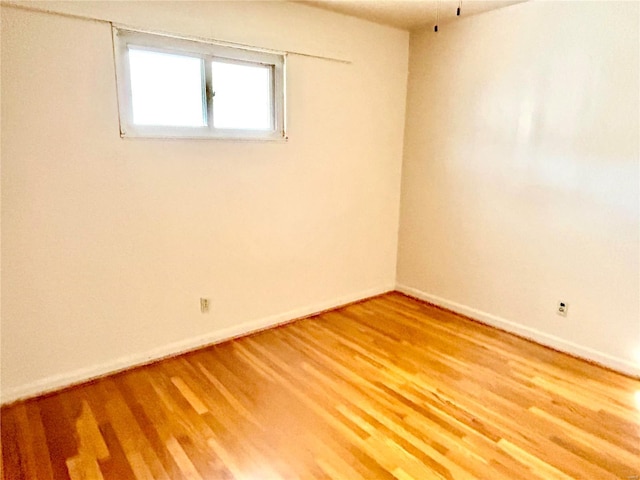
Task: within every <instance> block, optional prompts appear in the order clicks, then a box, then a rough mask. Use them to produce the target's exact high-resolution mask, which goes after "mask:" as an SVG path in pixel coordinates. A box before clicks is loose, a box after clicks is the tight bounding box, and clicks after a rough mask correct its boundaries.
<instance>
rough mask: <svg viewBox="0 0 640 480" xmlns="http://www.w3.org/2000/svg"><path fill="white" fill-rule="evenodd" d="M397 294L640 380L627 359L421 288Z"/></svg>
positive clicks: (637, 370)
mask: <svg viewBox="0 0 640 480" xmlns="http://www.w3.org/2000/svg"><path fill="white" fill-rule="evenodd" d="M396 290H397V291H399V292H401V293H404V294H405V295H408V296H410V297H413V298H417V299H419V300H424V301H425V302H428V303H431V304H433V305H436V306H438V307H442V308H444V309H446V310H451V311H452V312H455V313H459V314H460V315H464V316H465V317H469V318H471V319H473V320H477V321H478V322H481V323H484V324H485V325H489V326H491V327H495V328H498V329H500V330H504V331H506V332H509V333H514V334H516V335H518V336H521V337H524V338H527V339H529V340H532V341H534V342H536V343H539V344H540V345H544V346H546V347H550V348H553V349H554V350H559V351H561V352H565V353H568V354H570V355H573V356H575V357H579V358H582V359H584V360H587V361H589V362H593V363H596V364H599V365H602V366H603V367H606V368H609V369H611V370H615V371H617V372H620V373H623V374H625V375H630V376H632V377H636V378H640V365H637V364H634V363H632V362H630V361H629V360H626V359H624V358H618V357H614V356H611V355H609V354H607V353H603V352H599V351H597V350H594V349H592V348H589V347H584V346H582V345H578V344H576V343H573V342H570V341H568V340H564V339H562V338H560V337H556V336H555V335H551V334H548V333H545V332H542V331H540V330H537V329H535V328H531V327H528V326H526V325H522V324H520V323H517V322H513V321H511V320H507V319H505V318H501V317H498V316H496V315H492V314H490V313H487V312H483V311H481V310H477V309H475V308H472V307H469V306H467V305H463V304H461V303H457V302H453V301H451V300H447V299H446V298H442V297H438V296H436V295H432V294H430V293H426V292H423V291H421V290H418V289H417V288H413V287H408V286H406V285H400V284H398V285H396Z"/></svg>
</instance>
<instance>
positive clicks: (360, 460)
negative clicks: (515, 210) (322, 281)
mask: <svg viewBox="0 0 640 480" xmlns="http://www.w3.org/2000/svg"><path fill="white" fill-rule="evenodd" d="M637 392H640V381H638V380H635V379H631V378H628V377H625V376H623V375H619V374H616V373H615V372H611V371H609V370H606V369H602V368H599V367H597V366H594V365H592V364H589V363H587V362H583V361H580V360H578V359H575V358H573V357H570V356H567V355H563V354H560V353H558V352H555V351H552V350H550V349H547V348H544V347H541V346H539V345H536V344H534V343H531V342H529V341H526V340H524V339H522V338H518V337H515V336H512V335H509V334H506V333H504V332H501V331H499V330H495V329H492V328H489V327H487V326H484V325H481V324H479V323H477V322H474V321H471V320H468V319H465V318H462V317H460V316H458V315H455V314H453V313H451V312H447V311H444V310H442V309H439V308H436V307H433V306H430V305H428V304H426V303H424V302H420V301H417V300H414V299H411V298H409V297H406V296H404V295H402V294H399V293H395V292H394V293H389V294H385V295H382V296H378V297H374V298H372V299H368V300H366V301H362V302H360V303H356V304H352V305H348V306H346V307H343V308H339V309H336V310H334V311H329V312H324V313H323V314H320V315H317V316H314V317H311V318H307V319H302V320H299V321H296V322H293V323H290V324H288V325H286V326H282V327H278V328H274V329H271V330H266V331H263V332H261V333H258V334H254V335H250V336H248V337H245V338H240V339H236V340H233V341H229V342H224V343H222V344H219V345H214V346H211V347H207V348H204V349H201V350H198V351H195V352H191V353H188V354H185V355H181V356H178V357H174V358H169V359H166V360H163V361H161V362H158V363H155V364H151V365H147V366H144V367H140V368H136V369H132V370H129V371H126V372H122V373H119V374H116V375H113V376H110V377H106V378H103V379H100V380H97V381H94V382H91V383H88V384H85V385H80V386H77V387H73V388H71V389H67V390H64V391H61V392H57V393H54V394H50V395H47V396H43V397H41V398H36V399H32V400H29V401H26V402H21V403H17V404H14V405H9V406H6V407H3V408H2V411H1V418H2V431H1V440H2V443H1V448H2V456H1V469H0V477H1V478H4V479H7V480H8V479H11V480H16V479H25V480H27V479H44V480H47V479H54V478H55V479H56V480H57V479H63V480H64V479H69V480H78V479H85V478H92V479H97V480H100V479H103V480H110V479H117V480H128V479H155V480H169V479H171V480H180V479H205V478H215V479H216V480H232V479H238V480H239V479H244V478H256V477H257V478H269V479H270V480H273V479H294V478H305V479H328V478H333V479H344V480H356V479H394V478H395V479H399V480H409V479H415V480H422V479H445V480H453V479H456V480H459V479H486V478H491V479H492V480H512V479H517V478H527V479H529V478H531V479H536V478H537V479H543V480H547V479H562V480H566V479H569V478H598V479H609V478H611V479H614V478H618V479H620V478H621V479H627V478H633V476H634V475H640V461H639V460H638V458H639V457H640V405H638V404H637V403H636V396H637V395H638V393H637Z"/></svg>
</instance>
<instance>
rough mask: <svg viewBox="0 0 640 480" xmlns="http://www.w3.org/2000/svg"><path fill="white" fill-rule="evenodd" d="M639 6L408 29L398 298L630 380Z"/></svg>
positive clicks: (634, 346) (636, 355)
mask: <svg viewBox="0 0 640 480" xmlns="http://www.w3.org/2000/svg"><path fill="white" fill-rule="evenodd" d="M639 7H640V4H638V3H637V2H626V3H624V2H622V3H618V2H529V3H525V4H520V5H516V6H512V7H508V8H505V9H502V10H498V11H494V12H491V13H488V14H483V15H479V16H476V17H471V18H467V19H464V18H463V19H461V20H459V21H458V22H456V23H453V24H451V25H447V26H444V27H442V28H441V29H440V32H439V33H438V34H437V35H436V34H434V33H433V32H432V31H431V30H425V31H422V32H418V33H415V34H412V36H411V44H410V51H411V55H410V63H409V65H410V66H409V68H410V75H409V85H408V100H407V121H406V134H405V150H404V152H405V153H404V164H403V177H402V178H403V179H402V182H403V183H402V199H401V227H400V240H399V259H398V282H399V284H400V288H401V289H402V290H403V291H405V292H408V293H411V294H413V295H416V296H419V297H421V298H424V299H427V300H429V301H432V302H435V303H438V304H441V305H443V306H445V307H448V308H452V309H453V310H457V311H459V312H462V313H465V314H468V315H470V316H472V317H475V318H477V319H480V320H483V321H485V322H488V323H490V324H493V325H497V326H500V327H502V328H506V329H507V330H511V331H514V332H517V333H520V334H523V335H526V336H528V337H531V338H535V339H536V340H538V341H540V342H542V343H546V344H548V345H551V346H554V347H556V348H560V349H563V350H566V351H569V352H572V353H574V354H578V355H581V356H584V357H587V358H590V359H592V360H596V361H598V362H602V363H605V364H607V365H610V366H613V367H615V368H619V369H621V370H624V371H627V372H629V373H635V374H636V375H638V374H640V350H639V349H640V299H639V297H640V283H639V282H640V261H639V250H640V238H639V227H640V226H639V216H640V214H639V209H640V198H639V196H640V194H639V190H640V189H639V183H640V178H639V135H640V133H639V132H640V125H639V116H640V112H639V92H640V83H639V80H638V75H639V73H638V59H639V57H640V55H639V54H640V52H639V45H640V42H639V41H638V39H639V38H640V37H639V32H638V24H639ZM558 300H565V301H567V302H568V303H569V314H568V317H567V318H562V317H560V316H558V315H556V313H555V307H556V302H557V301H558Z"/></svg>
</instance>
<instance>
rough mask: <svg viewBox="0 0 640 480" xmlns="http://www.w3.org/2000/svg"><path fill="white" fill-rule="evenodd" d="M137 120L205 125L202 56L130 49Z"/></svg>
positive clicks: (194, 125) (132, 86)
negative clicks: (200, 57)
mask: <svg viewBox="0 0 640 480" xmlns="http://www.w3.org/2000/svg"><path fill="white" fill-rule="evenodd" d="M129 65H130V70H131V101H132V108H133V123H134V124H137V125H166V126H177V127H202V126H204V125H206V123H205V111H206V109H205V108H204V107H203V85H202V60H200V59H199V58H194V57H185V56H182V55H172V54H168V53H159V52H150V51H147V50H136V49H133V48H130V49H129Z"/></svg>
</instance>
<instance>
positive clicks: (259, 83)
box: [113, 28, 285, 140]
mask: <svg viewBox="0 0 640 480" xmlns="http://www.w3.org/2000/svg"><path fill="white" fill-rule="evenodd" d="M113 38H114V48H115V53H116V74H117V79H118V101H119V106H120V135H121V136H122V137H191V138H239V139H262V140H277V139H283V138H285V121H284V118H285V112H284V55H282V54H276V53H270V52H263V51H255V50H248V49H244V48H237V47H228V46H222V45H216V44H210V43H204V42H198V41H194V40H186V39H181V38H173V37H167V36H162V35H154V34H149V33H142V32H134V31H131V30H124V29H119V28H114V29H113Z"/></svg>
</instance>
